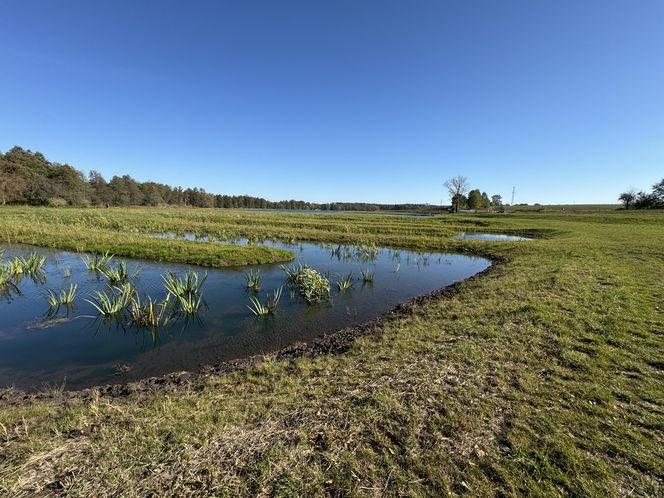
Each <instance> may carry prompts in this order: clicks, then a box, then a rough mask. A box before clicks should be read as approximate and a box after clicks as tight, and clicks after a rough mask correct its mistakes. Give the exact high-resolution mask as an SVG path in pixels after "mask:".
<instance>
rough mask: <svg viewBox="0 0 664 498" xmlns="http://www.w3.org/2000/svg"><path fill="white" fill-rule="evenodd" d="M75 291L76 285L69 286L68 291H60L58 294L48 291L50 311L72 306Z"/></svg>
mask: <svg viewBox="0 0 664 498" xmlns="http://www.w3.org/2000/svg"><path fill="white" fill-rule="evenodd" d="M76 290H77V285H76V284H69V289H67V290H65V289H61V290H60V291H59V292H55V291H53V290H51V289H49V290H48V291H47V300H48V304H49V306H50V307H51V309H58V308H59V307H60V306H72V305H73V304H74V299H75V298H76Z"/></svg>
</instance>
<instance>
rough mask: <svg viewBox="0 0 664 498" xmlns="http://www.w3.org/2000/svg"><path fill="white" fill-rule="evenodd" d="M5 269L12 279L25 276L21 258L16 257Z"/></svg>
mask: <svg viewBox="0 0 664 498" xmlns="http://www.w3.org/2000/svg"><path fill="white" fill-rule="evenodd" d="M5 267H6V268H7V270H8V271H9V273H10V274H11V276H12V277H16V276H18V275H23V273H24V269H23V262H22V261H21V258H18V257H15V258H14V259H12V260H11V261H8V262H7V263H6V265H5Z"/></svg>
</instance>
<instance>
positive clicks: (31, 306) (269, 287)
mask: <svg viewBox="0 0 664 498" xmlns="http://www.w3.org/2000/svg"><path fill="white" fill-rule="evenodd" d="M266 245H269V246H272V247H279V248H283V249H287V250H290V251H292V252H293V253H294V254H295V256H296V260H295V261H294V262H292V263H290V265H292V264H298V263H304V264H307V265H309V266H310V267H312V268H315V269H316V270H318V271H319V272H321V273H323V274H327V275H328V276H329V280H330V284H331V288H332V295H331V299H330V300H329V302H324V303H322V304H319V305H308V304H307V303H306V302H305V301H303V300H302V298H300V297H299V295H298V294H297V293H296V292H291V290H290V288H289V287H287V286H284V288H283V294H282V297H281V300H280V302H279V306H278V309H277V312H276V315H275V316H273V317H268V318H260V317H256V316H254V315H253V314H252V313H251V312H250V311H249V309H248V308H247V305H249V304H251V303H250V296H251V295H252V294H251V293H249V292H248V291H247V289H246V281H245V273H246V272H247V271H248V270H249V268H226V269H209V270H207V273H208V277H207V280H206V282H205V284H204V285H203V288H202V293H203V298H204V300H205V302H206V304H207V307H206V308H204V309H202V311H201V312H200V313H199V315H198V317H197V319H189V320H185V319H180V320H178V321H176V322H174V323H172V324H170V325H169V327H168V328H165V329H160V330H158V331H153V330H151V329H146V328H143V329H136V328H133V327H131V326H128V325H127V324H126V323H117V322H116V321H104V320H102V319H100V318H99V317H98V316H97V312H96V310H95V309H94V308H93V307H92V305H91V304H89V303H88V302H86V299H92V297H91V296H92V294H93V293H94V292H95V291H97V290H103V289H106V288H108V287H107V283H106V279H105V277H103V276H102V275H100V274H98V273H96V272H94V271H89V270H88V269H87V267H86V265H85V264H84V262H83V261H82V259H81V255H80V254H75V253H71V252H64V251H54V250H48V249H42V248H35V247H25V246H17V245H5V246H0V250H1V249H5V254H4V260H5V261H7V260H8V259H11V258H12V257H14V256H26V255H28V254H29V253H31V252H33V251H34V252H37V254H40V255H45V256H47V261H46V264H45V265H44V268H43V270H44V280H43V281H39V280H32V279H30V278H29V277H25V278H23V279H22V280H20V282H18V290H19V291H20V292H19V293H16V292H11V291H10V292H4V293H0V386H14V387H16V388H18V389H24V390H32V389H38V388H40V387H42V386H43V385H55V384H58V385H60V384H62V383H63V382H64V383H65V387H66V388H67V389H80V388H85V387H89V386H93V385H99V384H107V383H120V382H127V381H131V380H137V379H140V378H144V377H148V376H154V375H162V374H166V373H169V372H174V371H179V370H193V369H196V368H197V367H199V366H201V365H206V364H215V363H219V362H222V361H225V360H230V359H236V358H242V357H247V356H251V355H255V354H262V353H268V352H273V351H276V350H279V349H281V348H283V347H285V346H287V345H289V344H292V343H294V342H297V341H308V340H311V339H312V338H315V337H317V336H321V335H323V334H325V333H330V332H333V331H335V330H338V329H340V328H343V327H347V326H351V325H355V324H358V323H362V322H365V321H367V320H370V319H373V318H375V317H377V316H378V315H380V314H382V313H384V312H385V311H388V310H389V309H391V308H393V307H395V306H396V305H397V304H399V303H402V302H405V301H408V300H410V299H412V298H413V297H415V296H419V295H422V294H427V293H429V292H432V291H434V290H436V289H439V288H441V287H445V286H447V285H450V284H452V283H454V282H457V281H459V280H463V279H466V278H468V277H470V276H472V275H475V274H476V273H478V272H480V271H482V270H484V269H486V268H487V267H488V266H490V264H491V263H490V261H489V260H487V259H484V258H479V257H471V256H465V255H458V254H438V253H420V252H414V251H405V250H395V249H386V248H378V250H377V252H376V254H375V255H374V256H372V257H370V258H367V257H365V256H361V255H360V254H359V251H358V250H357V248H355V247H353V246H341V247H340V248H339V250H338V251H337V252H336V253H335V249H336V248H337V246H336V245H334V246H330V245H319V244H311V243H302V244H299V243H298V244H294V245H293V244H285V243H281V242H268V243H266ZM114 261H116V262H117V261H126V262H127V263H128V264H129V267H130V269H132V268H140V273H139V274H138V275H137V276H136V277H135V278H134V279H133V284H134V285H135V287H136V289H137V290H138V292H139V294H140V295H141V297H144V296H147V295H149V296H150V297H152V298H153V299H163V298H164V297H165V296H166V290H165V288H164V281H163V277H162V276H163V275H164V274H165V273H166V272H168V271H170V272H175V273H177V274H182V273H183V272H185V271H187V270H194V271H197V272H199V273H201V275H202V274H203V273H204V272H205V271H206V270H205V269H204V268H201V267H195V266H188V265H178V264H163V263H152V262H146V261H136V260H127V259H122V258H116V259H115V260H114ZM256 268H259V269H260V271H261V277H262V278H261V289H260V293H259V295H260V300H261V301H264V299H265V296H266V294H267V293H268V292H270V293H271V292H272V291H273V290H275V289H277V288H278V287H280V286H282V285H284V284H285V282H286V275H285V273H284V272H283V270H282V269H281V268H280V265H263V266H260V267H252V269H256ZM362 270H370V271H371V272H374V282H373V284H370V283H366V284H363V283H362V281H361V279H359V277H360V272H361V271H362ZM349 272H352V273H353V275H354V276H355V277H357V279H358V281H356V283H355V285H354V287H353V288H351V289H349V290H347V291H339V290H338V287H337V281H338V280H339V279H340V278H341V277H342V276H344V275H346V274H348V273H349ZM70 284H76V285H77V288H78V292H77V296H76V299H75V303H74V308H73V309H70V310H67V309H60V310H59V311H58V312H57V314H56V315H54V316H48V311H49V304H48V302H47V291H48V290H49V289H50V290H53V291H59V290H61V289H65V290H66V289H68V288H69V286H70Z"/></svg>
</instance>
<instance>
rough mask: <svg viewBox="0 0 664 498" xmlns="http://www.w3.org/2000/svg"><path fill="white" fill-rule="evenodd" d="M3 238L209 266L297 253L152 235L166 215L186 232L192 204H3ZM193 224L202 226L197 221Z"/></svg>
mask: <svg viewBox="0 0 664 498" xmlns="http://www.w3.org/2000/svg"><path fill="white" fill-rule="evenodd" d="M0 211H1V216H0V242H5V243H20V244H30V245H36V246H43V247H51V248H55V249H66V250H70V251H77V252H90V253H110V254H114V255H115V256H125V257H130V258H139V259H147V260H153V261H164V262H173V263H188V264H195V265H202V266H210V267H222V266H242V265H248V264H264V263H276V262H285V261H290V260H292V259H293V255H292V254H291V253H290V252H288V251H284V250H281V249H274V248H270V247H264V246H260V245H258V246H257V245H249V246H238V245H228V244H216V243H212V242H192V241H187V240H181V239H158V238H155V237H151V236H149V235H150V234H153V233H160V232H162V231H164V228H165V227H166V226H167V225H165V224H164V222H163V221H164V220H163V219H162V215H163V214H167V213H170V214H169V217H171V216H172V219H173V220H178V221H179V223H177V224H175V225H174V226H173V227H172V228H173V229H174V231H177V232H179V233H186V232H187V231H188V229H187V228H186V223H187V219H189V216H188V214H189V213H187V211H196V210H189V209H179V210H175V209H174V210H170V209H164V210H163V212H162V213H159V214H158V211H157V210H149V209H140V208H138V209H66V210H55V209H49V208H35V207H0ZM191 229H192V230H196V229H199V228H198V227H197V226H196V225H192V227H191Z"/></svg>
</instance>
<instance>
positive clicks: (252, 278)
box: [244, 270, 261, 292]
mask: <svg viewBox="0 0 664 498" xmlns="http://www.w3.org/2000/svg"><path fill="white" fill-rule="evenodd" d="M244 278H245V280H246V281H247V289H249V290H250V291H251V292H258V291H259V290H260V288H261V271H260V270H256V271H254V270H251V271H249V272H247V273H245V274H244Z"/></svg>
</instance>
